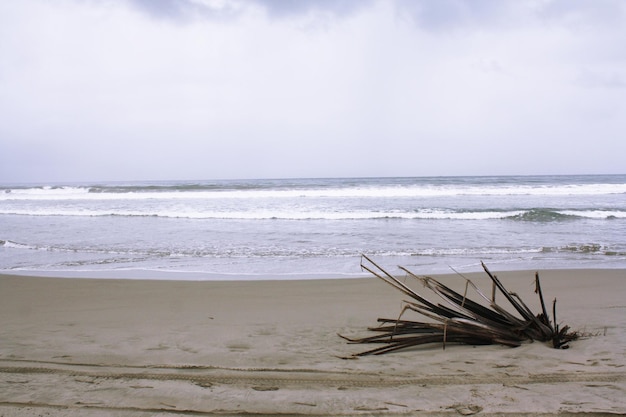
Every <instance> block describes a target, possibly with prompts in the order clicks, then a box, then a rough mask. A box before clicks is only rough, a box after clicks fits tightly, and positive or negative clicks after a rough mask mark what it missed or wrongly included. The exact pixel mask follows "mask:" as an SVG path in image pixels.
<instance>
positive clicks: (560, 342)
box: [340, 255, 578, 356]
mask: <svg viewBox="0 0 626 417" xmlns="http://www.w3.org/2000/svg"><path fill="white" fill-rule="evenodd" d="M481 264H482V266H483V269H484V270H485V272H486V274H487V275H488V276H489V278H490V279H491V281H492V283H493V290H492V296H491V299H490V298H488V297H487V296H485V294H484V293H483V292H481V291H480V289H479V288H478V287H477V286H476V285H474V283H473V282H472V281H470V280H469V279H467V278H465V279H466V286H465V293H464V294H460V293H458V292H456V291H454V290H452V289H451V288H449V287H447V286H446V285H444V284H442V283H441V282H439V281H437V280H436V279H434V278H431V277H427V276H418V275H415V274H413V273H412V272H411V271H409V270H408V269H406V268H403V267H400V269H402V270H403V271H404V272H406V273H407V276H408V277H411V278H413V279H416V280H417V281H419V282H421V283H422V284H423V286H424V287H425V288H426V289H427V290H429V294H430V295H431V296H433V295H434V296H436V297H437V298H439V302H434V301H431V300H430V299H428V298H426V297H425V296H423V295H421V294H419V293H418V292H416V291H415V290H414V289H412V288H411V287H409V286H408V285H407V284H405V283H404V282H402V281H400V280H399V279H398V278H396V277H394V276H393V275H391V274H390V273H388V272H387V271H385V270H384V269H383V268H381V267H380V266H378V265H377V264H376V263H375V262H374V261H372V260H371V259H370V258H368V257H367V256H365V255H362V258H361V268H362V269H364V270H365V271H368V272H370V273H371V274H373V275H374V276H376V277H377V278H379V279H381V280H383V281H384V282H386V283H387V284H389V285H391V286H392V287H394V288H396V289H397V290H399V291H401V292H402V293H404V294H405V295H407V296H409V297H411V298H412V301H406V302H405V305H404V307H403V309H402V311H401V313H400V316H399V317H398V318H397V319H387V318H379V319H378V322H379V323H381V325H380V326H379V327H373V328H369V330H370V331H372V332H375V333H376V334H374V335H372V336H369V337H363V338H357V339H354V338H348V337H346V336H342V335H340V336H341V337H342V338H344V339H346V340H348V342H350V343H375V344H382V345H383V346H380V347H377V348H375V349H371V350H367V351H365V352H361V353H358V354H356V355H355V356H364V355H370V354H375V355H380V354H383V353H388V352H392V351H396V350H400V349H405V348H409V347H414V346H418V345H424V344H430V343H440V344H442V346H443V347H444V349H445V345H446V343H461V344H469V345H490V344H502V345H506V346H512V347H515V346H520V345H521V344H522V343H524V342H526V341H534V340H537V341H541V342H550V343H551V344H552V346H553V347H554V348H561V349H566V348H567V347H568V343H569V342H570V341H572V340H575V339H576V338H578V334H577V333H576V332H570V331H569V330H570V329H569V327H568V326H564V327H563V328H559V325H558V324H557V322H556V299H555V300H554V302H553V313H552V316H553V320H552V321H551V320H550V317H549V316H548V313H547V310H546V306H545V303H544V300H543V293H542V291H541V284H540V281H539V274H538V273H536V274H535V293H537V294H538V295H539V299H540V302H541V307H542V312H541V313H540V314H538V315H535V314H534V313H533V312H532V311H531V310H530V308H528V306H527V305H526V304H525V303H524V302H523V301H522V299H521V298H520V297H519V296H518V295H517V294H515V293H511V292H509V291H508V290H507V289H506V288H505V287H504V285H503V284H502V283H501V282H500V280H499V279H498V278H497V277H496V276H495V275H493V274H492V273H491V272H490V271H489V269H487V266H486V265H485V264H484V263H481ZM470 287H471V289H473V290H474V291H475V292H476V293H477V294H478V296H479V298H480V299H482V303H481V302H477V301H474V300H472V299H470V298H468V297H467V292H468V290H469V289H470ZM498 291H499V292H500V293H502V295H504V297H505V299H506V300H507V301H508V303H509V304H510V305H511V306H512V307H513V309H514V310H515V313H511V312H509V311H507V310H506V309H504V308H503V307H501V306H500V305H498V304H496V302H495V298H496V293H497V292H498ZM441 301H443V303H442V302H441ZM407 310H410V311H414V312H416V313H419V314H420V315H422V316H424V317H426V318H428V319H430V321H423V322H422V321H410V320H401V318H402V316H403V315H404V313H405V312H406V311H407Z"/></svg>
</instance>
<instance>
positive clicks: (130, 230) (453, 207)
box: [0, 175, 626, 280]
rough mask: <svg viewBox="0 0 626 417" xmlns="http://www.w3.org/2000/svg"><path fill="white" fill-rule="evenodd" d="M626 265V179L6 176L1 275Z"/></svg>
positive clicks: (274, 274)
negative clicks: (363, 262) (72, 179)
mask: <svg viewBox="0 0 626 417" xmlns="http://www.w3.org/2000/svg"><path fill="white" fill-rule="evenodd" d="M361 254H366V255H368V256H370V257H371V258H372V259H374V260H375V261H376V262H378V263H379V264H380V265H381V266H383V267H385V268H387V269H389V270H390V271H396V269H395V267H396V266H397V265H402V266H404V267H406V268H408V269H410V270H412V271H413V272H414V273H417V274H438V273H450V272H452V271H453V270H456V271H458V272H461V273H466V272H473V271H478V270H480V262H481V261H484V262H485V263H486V264H487V265H488V266H489V268H490V269H491V270H493V271H503V270H520V269H530V270H533V271H534V270H542V269H552V268H626V175H588V176H484V177H483V176H481V177H417V178H324V179H258V180H215V181H211V180H207V181H158V182H111V183H105V182H103V183H89V184H87V183H65V184H0V272H1V273H19V274H33V275H46V276H70V277H71V276H76V277H117V278H155V279H181V280H184V279H191V280H202V279H207V280H219V279H251V280H254V279H287V278H289V279H294V278H295V279H307V278H330V277H357V276H367V273H364V272H362V271H361V269H360V267H359V262H360V255H361Z"/></svg>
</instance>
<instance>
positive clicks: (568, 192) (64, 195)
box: [0, 179, 626, 201]
mask: <svg viewBox="0 0 626 417" xmlns="http://www.w3.org/2000/svg"><path fill="white" fill-rule="evenodd" d="M408 180H409V179H407V180H406V181H403V182H393V181H389V182H388V183H385V182H383V181H382V180H380V181H376V182H373V181H365V180H362V181H357V180H355V181H352V182H350V181H347V180H343V181H339V180H335V181H331V180H326V181H322V180H319V181H291V182H289V181H273V182H267V181H265V182H262V181H257V182H254V181H251V182H240V183H237V182H228V181H223V182H220V183H197V184H196V183H194V184H151V185H146V184H130V185H85V186H40V187H12V188H11V187H3V188H0V201H11V200H149V199H163V200H184V199H201V200H212V199H276V198H279V199H286V198H344V199H351V198H433V197H456V196H525V195H528V196H597V195H611V194H626V183H622V182H619V183H572V184H563V183H545V182H541V183H528V182H526V183H524V182H520V183H512V182H510V181H509V182H501V183H495V184H494V183H491V182H484V181H483V182H477V183H471V182H470V183H468V182H464V181H461V180H458V181H457V182H453V183H451V182H427V183H424V182H423V181H422V182H420V181H418V179H416V180H415V181H416V183H411V182H410V181H408Z"/></svg>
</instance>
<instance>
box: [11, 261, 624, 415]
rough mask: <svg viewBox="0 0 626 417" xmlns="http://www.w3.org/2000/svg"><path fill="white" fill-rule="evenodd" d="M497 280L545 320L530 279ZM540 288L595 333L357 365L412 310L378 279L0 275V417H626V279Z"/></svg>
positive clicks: (551, 279) (610, 273) (584, 277)
mask: <svg viewBox="0 0 626 417" xmlns="http://www.w3.org/2000/svg"><path fill="white" fill-rule="evenodd" d="M416 272H419V271H416ZM498 276H499V277H500V279H501V280H502V281H503V282H504V283H505V285H506V286H507V287H508V288H509V289H510V290H512V291H516V292H518V293H519V294H520V295H521V296H522V298H524V300H525V301H527V302H529V304H531V305H532V308H533V310H536V309H537V308H538V305H537V303H534V302H535V295H534V294H533V288H534V287H533V278H534V272H509V273H506V272H502V273H499V274H498ZM472 277H473V276H472ZM541 278H542V286H543V290H544V294H545V295H546V297H548V298H549V299H550V300H551V299H552V297H554V296H557V297H558V300H559V301H558V304H557V306H558V314H559V321H561V322H563V323H565V324H569V325H571V326H572V327H573V328H574V329H577V330H581V331H584V332H588V333H593V334H595V335H594V336H592V337H588V338H585V339H583V340H579V341H576V342H574V343H573V344H572V345H571V348H570V349H568V350H555V349H551V348H549V347H548V346H546V345H544V344H542V343H530V344H526V345H524V346H522V347H519V348H507V347H502V346H480V347H472V346H450V345H449V346H447V347H446V349H445V350H442V349H441V347H440V346H433V345H431V346H427V347H421V348H419V349H414V350H409V351H401V352H396V353H392V354H387V355H382V356H368V357H362V358H359V359H355V360H345V359H341V358H340V357H346V356H350V355H351V354H352V353H356V352H359V351H362V350H364V348H365V347H364V346H363V345H350V344H347V343H346V342H345V341H344V340H342V339H340V338H339V337H338V336H337V335H336V334H337V333H338V332H339V333H343V334H346V335H350V336H357V335H363V334H367V332H366V327H367V326H371V325H375V324H376V319H377V318H378V317H381V316H385V317H395V316H397V314H398V313H399V311H400V308H401V301H402V299H403V296H402V294H400V293H398V292H396V291H395V290H394V289H393V288H391V287H389V286H387V285H386V284H385V283H383V282H381V281H379V280H377V279H375V278H365V279H348V280H346V279H344V280H311V281H264V282H245V281H243V282H242V281H240V282H209V281H204V282H202V281H201V282H180V281H149V280H101V279H59V278H33V277H22V276H0V416H42V415H45V416H55V417H56V416H110V415H114V416H128V415H130V416H153V415H154V416H178V415H181V416H183V415H193V416H195V415H205V414H206V415H211V414H217V415H242V414H254V415H264V414H267V415H276V414H283V415H298V414H301V415H452V416H454V415H470V414H477V415H535V416H537V415H549V414H560V415H573V414H583V413H584V414H593V415H615V414H625V413H626V399H625V398H626V367H625V365H626V271H624V270H572V271H544V272H541ZM442 280H443V281H444V282H446V283H448V284H450V285H453V286H455V287H456V288H462V287H463V283H462V280H461V279H460V278H459V277H458V276H446V277H443V278H442ZM475 282H476V283H477V284H478V285H479V286H481V287H483V288H485V289H486V290H487V292H489V290H490V286H489V285H488V283H487V281H486V280H485V279H484V278H483V277H482V275H481V276H480V278H478V279H476V281H475ZM407 318H408V316H407ZM414 318H416V319H417V316H415V317H414Z"/></svg>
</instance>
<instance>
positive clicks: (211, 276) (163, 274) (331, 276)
mask: <svg viewBox="0 0 626 417" xmlns="http://www.w3.org/2000/svg"><path fill="white" fill-rule="evenodd" d="M486 265H487V267H488V268H489V269H490V270H496V269H495V268H493V267H492V266H490V265H489V264H486ZM381 266H383V267H384V268H385V269H386V270H387V271H388V272H390V273H392V274H396V273H397V274H399V275H400V274H404V272H402V271H400V270H399V268H398V266H397V265H395V264H394V265H381ZM403 266H404V265H403ZM497 266H498V265H497ZM500 266H501V265H500ZM408 269H409V270H411V271H412V272H414V273H415V274H417V275H420V276H431V277H434V278H438V277H447V276H469V275H472V276H476V275H481V274H483V273H484V272H483V271H482V270H480V271H478V270H472V271H470V272H465V271H462V270H461V271H458V272H455V271H454V270H452V269H451V270H450V272H444V273H442V272H433V273H422V272H420V271H419V270H418V269H417V268H416V267H415V266H413V267H410V268H408ZM497 271H498V273H501V274H502V273H505V274H523V273H532V274H534V273H535V272H539V273H540V274H541V273H546V272H547V273H549V272H557V273H564V272H568V271H571V272H575V273H578V272H581V271H583V272H584V271H626V267H622V266H614V267H611V266H609V267H596V266H589V267H581V266H577V267H571V268H567V267H558V266H557V267H546V268H512V269H497ZM625 274H626V273H625ZM7 276H9V277H10V276H14V277H24V278H57V279H88V280H99V279H100V280H139V281H174V282H228V281H235V282H241V281H310V280H324V281H326V280H344V279H346V280H353V279H365V278H374V277H373V276H372V275H371V274H369V273H368V272H367V271H360V272H353V273H269V272H268V273H259V274H250V273H212V272H197V271H175V270H171V271H163V270H153V269H118V270H102V271H95V270H92V271H72V270H62V271H54V270H41V271H38V270H23V271H22V270H0V277H7Z"/></svg>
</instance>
